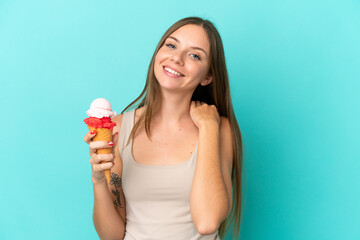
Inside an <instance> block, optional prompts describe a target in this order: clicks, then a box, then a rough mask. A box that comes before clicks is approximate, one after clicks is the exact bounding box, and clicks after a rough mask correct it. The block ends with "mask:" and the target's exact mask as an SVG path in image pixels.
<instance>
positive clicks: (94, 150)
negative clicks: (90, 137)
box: [89, 148, 96, 157]
mask: <svg viewBox="0 0 360 240" xmlns="http://www.w3.org/2000/svg"><path fill="white" fill-rule="evenodd" d="M94 153H95V154H96V149H91V148H89V155H90V157H91V156H92V155H93V154H94Z"/></svg>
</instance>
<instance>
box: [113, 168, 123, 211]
mask: <svg viewBox="0 0 360 240" xmlns="http://www.w3.org/2000/svg"><path fill="white" fill-rule="evenodd" d="M110 184H111V185H114V186H115V190H111V192H112V193H113V194H114V195H115V196H116V200H114V204H115V206H118V207H121V208H122V206H121V201H120V191H119V190H118V188H120V187H121V178H120V177H119V175H117V174H116V173H114V172H111V179H110Z"/></svg>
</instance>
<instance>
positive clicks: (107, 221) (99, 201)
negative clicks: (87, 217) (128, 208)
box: [93, 179, 125, 240]
mask: <svg viewBox="0 0 360 240" xmlns="http://www.w3.org/2000/svg"><path fill="white" fill-rule="evenodd" d="M93 220H94V225H95V228H96V231H97V233H98V235H99V237H100V239H102V240H103V239H104V240H107V239H109V240H110V239H114V240H115V239H123V238H124V234H125V223H124V221H123V220H122V218H121V217H120V215H119V213H118V211H117V210H116V209H115V206H114V203H113V199H112V198H111V196H110V192H109V189H108V186H107V183H106V179H105V181H103V182H100V183H94V212H93Z"/></svg>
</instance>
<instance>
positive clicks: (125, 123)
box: [119, 109, 135, 158]
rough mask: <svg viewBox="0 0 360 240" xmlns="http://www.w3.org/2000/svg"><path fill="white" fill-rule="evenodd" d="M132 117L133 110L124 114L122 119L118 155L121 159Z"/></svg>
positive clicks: (133, 115)
mask: <svg viewBox="0 0 360 240" xmlns="http://www.w3.org/2000/svg"><path fill="white" fill-rule="evenodd" d="M134 117H135V109H134V110H131V111H128V112H125V113H124V115H123V117H122V122H121V128H120V132H119V153H120V157H121V158H123V152H124V149H125V147H126V143H127V141H128V139H129V136H130V133H131V130H132V128H133V125H134Z"/></svg>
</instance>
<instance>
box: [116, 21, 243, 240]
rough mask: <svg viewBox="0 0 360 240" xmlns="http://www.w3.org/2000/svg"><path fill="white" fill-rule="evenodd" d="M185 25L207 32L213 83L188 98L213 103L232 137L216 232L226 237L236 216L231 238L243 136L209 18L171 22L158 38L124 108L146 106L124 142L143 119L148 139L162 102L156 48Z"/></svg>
mask: <svg viewBox="0 0 360 240" xmlns="http://www.w3.org/2000/svg"><path fill="white" fill-rule="evenodd" d="M186 24H195V25H199V26H202V27H203V29H204V30H205V31H206V34H207V36H208V38H209V42H210V70H209V71H210V72H209V73H210V74H212V76H213V81H212V83H210V84H208V85H206V86H201V85H199V86H198V87H197V88H196V89H195V91H194V93H193V96H192V98H191V101H202V102H206V103H207V104H209V105H211V104H214V105H215V106H216V107H217V109H218V112H219V115H220V116H225V117H227V118H228V119H229V122H230V126H231V130H232V139H233V168H232V173H231V182H232V203H233V204H232V208H231V211H230V214H229V216H228V217H227V218H226V219H225V220H224V221H223V222H222V223H221V225H220V227H219V230H218V233H219V235H220V238H221V239H223V238H225V235H226V232H227V230H228V229H229V227H230V226H231V224H232V222H233V221H234V218H235V224H234V231H233V233H234V234H233V239H238V237H239V232H240V220H241V219H240V218H241V176H242V159H243V147H242V137H241V132H240V128H239V125H238V123H237V120H236V117H235V114H234V110H233V106H232V102H231V98H230V87H229V79H228V73H227V68H226V63H225V55H224V48H223V44H222V40H221V37H220V34H219V33H218V31H217V29H216V28H215V26H214V25H213V24H212V23H211V22H210V21H208V20H204V19H202V18H199V17H188V18H184V19H181V20H179V21H177V22H176V23H174V24H173V25H172V26H171V27H170V28H169V29H168V30H167V31H166V32H165V33H164V35H163V36H162V37H161V39H160V41H159V43H158V45H157V47H156V49H155V52H154V54H153V56H152V58H151V61H150V65H149V69H148V73H147V78H146V83H145V87H144V89H143V91H142V92H141V94H140V95H139V97H138V98H136V99H135V100H134V101H133V102H131V103H130V104H129V105H128V106H127V107H126V108H125V109H124V110H123V111H122V113H124V112H125V111H126V110H127V109H129V108H130V107H131V106H133V105H135V103H136V102H138V101H139V100H140V99H142V100H141V102H140V103H139V104H137V108H140V107H143V106H145V110H144V111H143V112H142V114H141V115H140V117H139V120H138V121H137V122H136V123H135V125H134V127H133V129H132V131H131V133H130V136H129V139H128V142H127V144H128V143H129V142H130V139H132V137H133V135H134V134H135V132H136V130H137V129H138V128H139V127H140V126H141V124H143V123H144V122H145V131H146V134H147V136H148V137H149V138H150V139H151V134H150V122H151V118H152V117H153V116H154V115H155V114H156V113H157V112H158V111H159V109H160V107H161V102H162V96H161V94H160V87H159V84H158V82H157V80H156V77H155V73H154V62H155V56H156V54H157V52H158V51H159V49H160V48H161V47H162V46H163V44H164V42H165V40H166V39H167V38H168V37H169V36H170V34H171V33H173V32H174V31H175V30H177V29H178V28H180V27H182V26H184V25H186Z"/></svg>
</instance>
